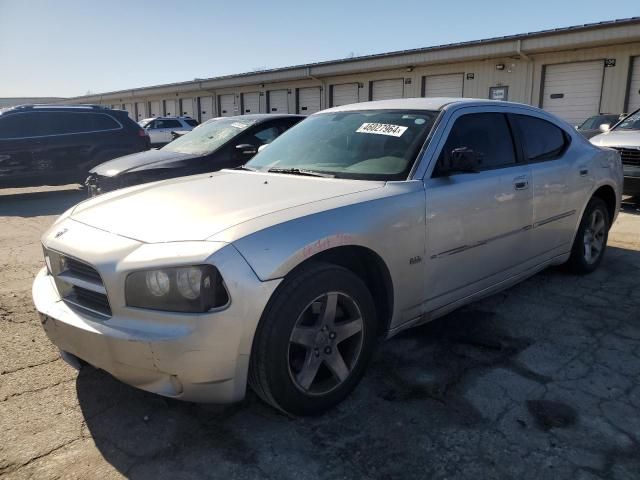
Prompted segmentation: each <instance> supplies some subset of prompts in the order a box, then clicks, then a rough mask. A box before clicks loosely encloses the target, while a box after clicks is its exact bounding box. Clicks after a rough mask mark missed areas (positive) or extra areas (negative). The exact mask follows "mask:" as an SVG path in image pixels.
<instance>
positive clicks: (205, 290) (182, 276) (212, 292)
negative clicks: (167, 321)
mask: <svg viewBox="0 0 640 480" xmlns="http://www.w3.org/2000/svg"><path fill="white" fill-rule="evenodd" d="M125 296H126V301H127V305H128V306H130V307H140V308H150V309H152V310H164V311H168V312H194V313H196V312H198V313H202V312H206V311H208V310H211V309H212V308H215V307H221V306H223V305H225V304H226V303H227V302H228V301H229V297H228V295H227V291H226V289H225V287H224V285H223V283H222V278H221V277H220V272H218V269H217V268H215V267H214V266H212V265H196V266H189V267H172V268H162V269H155V270H141V271H139V272H133V273H130V274H129V275H128V276H127V281H126V286H125Z"/></svg>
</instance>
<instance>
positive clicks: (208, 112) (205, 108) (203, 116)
mask: <svg viewBox="0 0 640 480" xmlns="http://www.w3.org/2000/svg"><path fill="white" fill-rule="evenodd" d="M213 115H214V113H213V97H200V121H201V122H206V121H207V120H209V119H210V118H213Z"/></svg>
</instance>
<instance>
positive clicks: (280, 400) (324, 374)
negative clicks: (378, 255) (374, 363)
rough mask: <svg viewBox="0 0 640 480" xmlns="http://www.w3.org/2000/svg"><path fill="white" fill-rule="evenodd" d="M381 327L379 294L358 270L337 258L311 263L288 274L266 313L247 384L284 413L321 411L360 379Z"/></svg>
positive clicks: (344, 394)
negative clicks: (377, 306) (373, 292)
mask: <svg viewBox="0 0 640 480" xmlns="http://www.w3.org/2000/svg"><path fill="white" fill-rule="evenodd" d="M376 326H377V321H376V312H375V308H374V304H373V299H372V298H371V294H370V292H369V290H368V289H367V287H366V285H365V284H364V282H363V281H362V280H361V279H360V278H359V277H358V276H356V275H355V274H353V273H352V272H350V271H349V270H347V269H345V268H342V267H339V266H336V265H332V264H324V263H318V264H314V265H312V266H309V267H306V268H304V269H303V270H301V271H300V272H298V273H297V274H294V276H293V278H289V279H287V280H285V283H284V284H283V285H282V287H281V288H280V289H279V290H278V291H277V292H276V294H275V297H274V298H273V299H272V301H271V302H270V304H269V306H268V307H267V310H265V313H264V314H263V318H262V320H261V323H260V326H259V328H258V331H257V332H256V338H255V340H254V346H253V351H252V354H251V364H250V371H249V383H250V385H251V387H252V388H253V390H254V391H255V392H256V393H257V394H258V395H259V396H260V397H261V398H262V399H263V400H265V401H266V402H268V403H270V404H272V405H273V406H275V407H276V408H279V409H281V410H284V411H285V412H288V413H292V414H296V415H311V414H317V413H321V412H323V411H325V410H327V409H329V408H331V407H332V406H334V405H336V404H337V403H339V402H340V401H341V400H342V399H344V398H345V397H346V396H347V395H348V394H349V393H350V392H351V391H352V390H353V389H354V388H355V386H356V385H357V383H358V382H359V380H360V379H361V377H362V375H363V374H364V370H365V367H366V365H367V363H368V361H369V359H370V358H371V354H372V352H373V347H374V344H375V339H376V336H377V332H376Z"/></svg>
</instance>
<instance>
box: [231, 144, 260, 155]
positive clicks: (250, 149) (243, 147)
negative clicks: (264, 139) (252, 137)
mask: <svg viewBox="0 0 640 480" xmlns="http://www.w3.org/2000/svg"><path fill="white" fill-rule="evenodd" d="M236 152H238V153H239V154H240V155H244V156H249V155H255V154H256V153H258V149H257V148H256V147H255V145H251V144H249V143H242V144H240V145H236Z"/></svg>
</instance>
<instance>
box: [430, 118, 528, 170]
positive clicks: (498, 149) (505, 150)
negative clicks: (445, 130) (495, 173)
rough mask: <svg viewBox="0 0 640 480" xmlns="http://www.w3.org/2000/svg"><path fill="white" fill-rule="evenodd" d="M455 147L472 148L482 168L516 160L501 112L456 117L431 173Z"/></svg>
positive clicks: (506, 164)
mask: <svg viewBox="0 0 640 480" xmlns="http://www.w3.org/2000/svg"><path fill="white" fill-rule="evenodd" d="M458 148H466V149H470V150H473V151H474V152H475V154H476V156H477V158H478V161H479V162H480V167H481V168H482V170H488V169H492V168H500V167H508V166H510V165H514V164H515V163H516V155H515V150H514V148H513V138H512V135H511V129H510V128H509V123H508V122H507V118H506V116H505V115H504V114H502V113H470V114H467V115H463V116H461V117H460V118H458V119H457V120H456V122H455V123H454V124H453V128H452V129H451V131H450V132H449V137H448V138H447V142H446V143H445V145H444V147H443V149H442V152H441V153H440V157H439V158H438V164H437V166H436V171H435V172H434V174H435V176H438V172H439V170H440V169H439V168H438V167H439V166H441V165H447V164H448V163H449V159H450V157H451V154H452V152H453V150H455V149H458Z"/></svg>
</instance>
